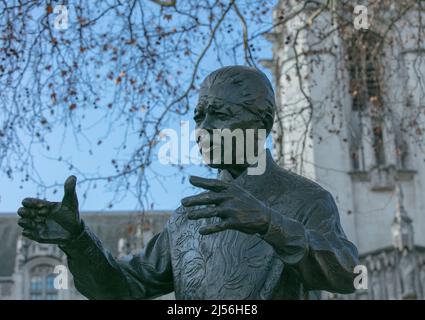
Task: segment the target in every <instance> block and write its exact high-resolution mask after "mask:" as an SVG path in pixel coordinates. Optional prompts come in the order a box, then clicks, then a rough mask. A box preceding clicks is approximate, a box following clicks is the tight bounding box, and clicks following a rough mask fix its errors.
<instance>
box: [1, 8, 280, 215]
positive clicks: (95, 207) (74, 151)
mask: <svg viewBox="0 0 425 320" xmlns="http://www.w3.org/2000/svg"><path fill="white" fill-rule="evenodd" d="M270 20H271V12H270ZM250 27H252V28H251V29H252V30H255V26H250ZM255 31H258V30H255ZM259 41H260V43H261V54H260V56H261V57H262V58H269V57H270V55H271V45H270V44H269V43H268V42H267V41H265V40H259ZM239 61H240V62H243V60H242V59H240V60H239ZM222 62H223V64H224V65H229V64H234V62H233V61H230V60H229V59H228V60H226V59H225V58H224V59H223V60H222ZM220 66H221V65H220V64H219V62H218V60H217V58H216V54H215V53H214V52H213V50H212V48H211V49H210V52H209V53H208V54H207V55H206V56H205V58H204V60H203V63H202V65H201V68H200V72H199V75H200V76H201V78H203V77H205V75H206V74H207V73H209V72H211V71H213V70H214V69H217V68H219V67H220ZM261 69H262V71H264V72H265V73H266V74H267V75H268V77H269V79H270V80H272V77H271V74H270V72H268V70H265V69H264V68H261ZM194 102H196V101H192V105H194ZM192 113H193V109H192V110H191V111H190V113H189V114H188V115H186V116H184V117H180V118H179V117H177V116H174V117H173V118H172V119H171V120H170V121H169V123H168V124H167V126H168V127H170V128H173V129H175V130H177V132H178V133H179V130H180V128H179V124H180V121H182V120H189V121H190V129H191V130H192V129H194V122H193V120H192V116H193V115H192ZM85 116H86V121H85V123H92V124H93V125H91V126H87V129H86V130H85V132H84V133H85V135H86V136H88V137H90V138H92V139H93V141H92V142H91V143H90V142H88V141H86V140H84V138H81V137H80V139H79V140H76V138H75V136H74V134H73V133H72V131H71V129H70V128H65V127H64V126H62V127H56V128H55V129H54V131H53V133H51V134H49V135H47V136H46V137H45V138H46V140H48V141H49V145H50V151H49V152H48V151H46V150H45V149H42V148H41V147H40V146H33V148H32V155H33V161H34V165H35V168H36V169H37V172H35V171H32V172H31V171H30V173H31V175H34V176H35V175H38V176H39V177H40V178H41V179H42V180H43V181H44V183H45V184H46V185H52V184H55V183H59V184H62V183H63V182H64V181H65V179H66V178H67V177H68V176H69V175H71V174H75V175H76V176H77V178H78V176H79V174H78V172H77V171H76V170H75V169H74V168H72V169H71V168H69V166H68V165H67V164H66V163H65V162H64V161H62V162H58V161H57V160H56V159H54V157H57V155H61V157H62V159H64V160H72V162H73V163H75V165H76V167H77V168H79V169H81V170H82V171H88V172H95V171H99V172H108V170H109V171H110V170H111V163H110V158H111V154H114V152H115V147H116V146H117V145H119V144H120V142H121V140H120V139H122V135H120V133H122V132H120V130H121V129H122V128H120V127H117V128H111V127H109V126H107V125H106V124H105V123H104V122H102V121H99V118H98V115H97V114H96V113H95V112H87V113H86V114H85ZM89 127H90V128H89ZM111 130H112V131H113V132H110V131H111ZM107 132H108V133H109V134H108V139H107V140H106V141H104V142H103V143H102V144H101V145H100V146H97V145H96V138H94V137H101V136H103V135H106V133H107ZM21 138H22V140H24V141H29V139H30V138H31V137H25V136H24V137H21ZM131 141H132V142H131V143H137V139H136V138H133V139H132V140H131ZM193 144H194V143H192V145H193ZM192 145H191V146H192ZM92 148H93V149H94V148H95V152H94V153H93V154H90V153H89V152H88V150H90V149H92ZM129 149H131V148H129ZM105 159H107V161H105ZM151 170H154V171H155V172H156V173H157V174H155V175H154V174H151V175H150V176H151V177H152V179H151V181H150V185H151V186H150V189H149V194H150V196H149V198H150V200H151V202H152V203H153V205H154V206H153V208H154V209H159V210H172V209H175V208H176V207H177V206H178V205H179V203H180V199H181V198H182V197H184V196H187V195H190V194H194V193H197V192H199V190H196V189H195V188H193V187H192V186H191V185H190V184H189V183H188V179H187V177H188V175H201V176H212V175H213V173H212V172H211V171H209V170H207V168H206V167H204V166H198V165H185V166H184V174H181V173H179V172H178V171H177V170H176V169H175V168H173V167H171V166H169V165H162V164H160V163H159V162H158V161H155V162H154V163H153V165H152V167H151ZM158 173H159V174H160V177H158ZM0 185H1V186H2V188H1V191H0V213H15V212H16V210H17V209H18V208H19V207H20V202H21V200H22V199H23V198H25V197H41V198H44V197H45V198H47V199H48V200H51V201H60V200H61V198H62V195H63V189H62V188H58V189H57V190H56V192H55V193H54V192H53V189H51V190H49V191H48V192H47V194H45V195H41V194H38V193H37V192H38V191H39V188H38V187H37V185H36V184H35V183H34V182H32V181H27V182H24V183H22V182H21V176H20V175H19V174H18V175H16V176H15V177H14V179H13V180H10V179H8V178H7V177H6V176H4V175H0ZM83 192H84V190H83V186H80V185H79V186H77V194H78V195H79V199H80V210H81V211H107V210H134V209H136V208H137V199H136V198H135V197H134V196H133V195H132V194H127V196H126V197H124V198H122V199H118V200H117V201H115V202H114V206H113V207H112V208H108V203H109V201H110V199H112V198H113V195H114V193H113V191H111V190H109V189H108V187H107V185H105V184H102V183H99V185H98V186H97V188H96V189H90V191H89V192H88V194H87V198H86V199H83V197H82V194H83Z"/></svg>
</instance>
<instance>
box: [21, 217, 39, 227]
mask: <svg viewBox="0 0 425 320" xmlns="http://www.w3.org/2000/svg"><path fill="white" fill-rule="evenodd" d="M18 225H19V226H21V227H22V228H24V229H35V224H34V221H32V220H31V219H29V218H21V219H19V220H18Z"/></svg>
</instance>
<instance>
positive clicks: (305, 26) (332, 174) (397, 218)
mask: <svg viewBox="0 0 425 320" xmlns="http://www.w3.org/2000/svg"><path fill="white" fill-rule="evenodd" d="M359 4H363V5H364V7H363V8H366V9H367V12H366V13H367V17H368V21H367V22H368V27H367V28H366V29H359V30H357V29H356V28H354V26H353V22H354V19H355V18H356V16H357V15H358V11H356V10H355V8H354V7H353V6H352V5H351V4H350V2H349V1H315V2H314V3H310V2H305V1H296V0H281V1H279V3H278V4H277V6H276V7H275V9H274V13H273V17H274V25H275V27H274V29H273V30H272V31H271V32H270V33H268V34H267V35H266V36H267V39H269V40H270V41H271V42H272V44H273V56H272V58H271V59H269V60H264V61H263V65H264V66H265V67H267V68H268V69H269V70H271V72H272V74H273V76H274V80H275V88H276V98H277V102H278V105H279V108H280V109H279V112H278V115H277V119H276V123H275V126H274V131H273V140H274V147H275V157H276V159H277V161H278V162H279V164H280V165H282V166H283V167H285V168H287V169H290V170H294V171H296V172H297V173H300V174H302V175H304V176H307V177H308V178H311V179H313V180H315V181H317V182H318V183H320V184H321V185H323V186H324V187H325V188H326V189H327V190H329V191H330V192H331V193H332V194H333V195H334V197H335V200H336V202H337V204H338V207H339V211H340V215H341V223H342V225H343V227H344V230H345V231H346V233H347V236H348V237H349V239H350V240H352V241H353V242H354V243H355V244H356V245H357V247H358V249H359V253H360V255H361V262H362V264H364V265H366V267H367V269H368V289H367V290H358V291H357V292H356V293H355V294H354V295H352V296H349V297H350V298H353V297H354V298H358V299H412V298H418V299H425V265H424V261H425V233H424V232H422V230H425V197H423V195H424V194H425V161H424V159H425V153H424V149H423V146H422V141H423V140H424V139H423V135H422V133H423V127H424V124H425V113H424V109H425V107H424V101H425V43H424V41H425V36H424V34H425V33H424V31H425V30H424V28H423V27H422V23H423V22H424V21H425V9H424V8H425V6H424V5H423V4H420V3H418V2H416V1H404V2H403V3H400V4H399V3H396V2H395V1H384V0H382V1H379V0H375V1H371V0H370V1H363V2H362V1H359ZM356 12H357V13H356ZM363 13H364V10H363ZM413 229H414V230H415V231H416V232H415V233H414V232H413ZM331 297H332V296H331ZM333 297H335V296H333ZM339 298H341V297H339Z"/></svg>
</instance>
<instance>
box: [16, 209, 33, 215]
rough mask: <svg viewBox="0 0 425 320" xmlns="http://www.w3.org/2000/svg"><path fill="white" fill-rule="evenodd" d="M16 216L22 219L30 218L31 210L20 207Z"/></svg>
mask: <svg viewBox="0 0 425 320" xmlns="http://www.w3.org/2000/svg"><path fill="white" fill-rule="evenodd" d="M18 215H19V216H20V217H22V218H31V217H32V215H33V214H32V211H31V209H28V208H25V207H20V208H19V209H18Z"/></svg>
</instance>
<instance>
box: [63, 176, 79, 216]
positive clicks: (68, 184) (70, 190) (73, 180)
mask: <svg viewBox="0 0 425 320" xmlns="http://www.w3.org/2000/svg"><path fill="white" fill-rule="evenodd" d="M76 184H77V177H76V176H69V177H68V179H66V181H65V185H64V191H65V193H64V196H63V200H62V204H64V205H66V206H68V207H70V208H71V209H74V210H76V209H78V198H77V192H76V191H75V186H76Z"/></svg>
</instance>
